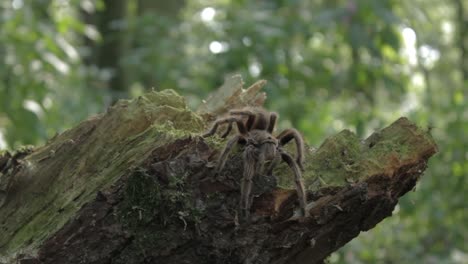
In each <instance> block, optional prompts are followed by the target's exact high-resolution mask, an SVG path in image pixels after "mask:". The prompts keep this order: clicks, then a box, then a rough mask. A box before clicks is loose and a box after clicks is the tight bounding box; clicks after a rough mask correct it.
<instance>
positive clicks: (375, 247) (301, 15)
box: [0, 0, 468, 264]
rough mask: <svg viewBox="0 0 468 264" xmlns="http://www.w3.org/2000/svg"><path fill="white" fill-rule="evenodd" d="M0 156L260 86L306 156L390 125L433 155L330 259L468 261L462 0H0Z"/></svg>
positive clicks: (467, 20) (467, 70)
mask: <svg viewBox="0 0 468 264" xmlns="http://www.w3.org/2000/svg"><path fill="white" fill-rule="evenodd" d="M0 58H1V63H0V149H15V148H18V147H20V146H22V145H26V144H34V145H40V144H43V143H44V142H45V141H46V140H47V138H50V137H52V136H54V134H55V133H60V132H62V131H64V130H65V129H67V128H70V127H72V126H74V125H76V124H77V123H78V122H79V121H80V120H83V119H85V118H87V117H88V116H89V115H91V114H95V113H98V112H103V111H105V110H106V108H107V107H108V106H109V105H111V104H112V103H113V102H115V100H117V99H119V98H133V97H136V96H139V95H141V94H142V93H144V92H145V91H147V90H149V89H152V88H154V89H155V90H161V89H167V88H171V89H175V90H176V91H177V92H178V93H180V94H182V95H184V96H185V97H186V98H187V100H188V103H189V105H190V106H191V107H192V108H194V109H195V108H196V107H197V106H198V105H199V104H200V103H201V100H202V99H203V98H206V96H207V95H208V94H209V93H210V92H211V91H213V90H214V89H216V88H217V87H219V86H220V85H221V84H222V83H223V81H224V78H226V77H229V76H232V75H234V74H241V75H242V76H243V78H244V81H245V83H246V84H247V85H248V84H251V83H253V82H254V81H256V80H258V79H266V80H268V84H267V86H266V88H265V91H266V92H267V94H268V99H267V108H268V109H270V110H274V111H276V112H278V113H279V114H280V115H281V118H280V120H281V122H280V127H290V126H294V127H296V128H298V129H299V130H300V131H301V132H302V133H303V134H304V136H305V138H306V140H307V142H308V144H309V145H311V146H315V147H318V146H319V145H320V144H321V142H322V141H323V140H324V139H325V138H326V137H327V136H330V135H332V134H334V133H336V132H338V131H340V130H342V129H350V130H352V131H354V132H355V133H357V134H358V136H359V137H361V138H365V137H366V136H368V135H370V134H371V133H372V132H373V131H375V130H376V129H379V128H381V127H384V126H386V125H388V124H389V123H391V122H393V121H394V120H396V119H397V118H398V117H399V116H408V117H409V118H410V119H411V120H413V121H414V122H416V123H417V124H418V125H420V126H422V127H424V128H425V129H427V130H429V131H430V132H431V133H432V135H433V136H434V138H435V139H436V141H437V142H438V144H439V151H440V152H439V154H438V155H436V156H435V157H434V158H433V159H431V161H430V164H429V169H428V170H427V172H426V173H425V175H424V177H423V178H422V180H421V181H420V183H419V184H418V186H417V188H416V191H415V192H410V193H409V194H407V195H406V196H405V197H404V198H402V199H401V201H400V203H399V205H398V206H397V207H396V208H395V211H394V212H393V216H392V217H391V218H388V219H386V220H384V221H383V222H382V223H381V224H379V225H378V226H377V227H376V228H374V229H372V230H371V231H369V232H366V233H363V234H361V235H360V236H359V237H358V238H356V239H354V240H353V241H352V242H350V243H349V244H348V245H346V246H345V247H344V248H342V249H340V250H339V251H338V252H336V253H334V254H333V255H332V256H331V257H330V258H329V262H330V263H442V264H443V263H468V242H467V241H468V225H467V223H468V211H467V210H468V208H467V207H468V206H467V200H468V198H467V193H468V181H467V179H468V136H467V135H468V104H467V100H468V1H467V0H449V1H440V0H413V1H403V0H380V1H374V0H326V1H325V0H314V1H310V0H274V1H273V0H258V1H247V0H238V1H235V0H202V1H188V0H187V1H184V0H172V1H151V0H0Z"/></svg>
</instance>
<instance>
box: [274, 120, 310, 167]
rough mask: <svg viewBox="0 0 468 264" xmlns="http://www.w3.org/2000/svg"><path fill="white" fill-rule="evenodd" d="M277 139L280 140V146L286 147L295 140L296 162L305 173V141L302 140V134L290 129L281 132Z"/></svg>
mask: <svg viewBox="0 0 468 264" xmlns="http://www.w3.org/2000/svg"><path fill="white" fill-rule="evenodd" d="M276 138H277V139H278V142H279V145H280V146H284V145H286V144H287V143H288V142H289V141H291V140H292V139H294V141H295V143H296V151H297V157H296V162H297V164H298V165H299V168H300V169H301V170H302V171H304V167H303V166H302V163H303V162H304V140H303V139H302V136H301V134H299V132H298V131H297V130H296V129H292V128H290V129H286V130H284V131H283V132H281V133H280V134H279V135H278V136H277V137H276Z"/></svg>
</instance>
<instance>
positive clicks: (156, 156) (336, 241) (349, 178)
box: [0, 77, 437, 264]
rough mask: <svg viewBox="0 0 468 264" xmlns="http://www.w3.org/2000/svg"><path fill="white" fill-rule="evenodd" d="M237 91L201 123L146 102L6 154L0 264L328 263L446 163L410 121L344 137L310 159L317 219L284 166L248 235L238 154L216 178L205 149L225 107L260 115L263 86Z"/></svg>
mask: <svg viewBox="0 0 468 264" xmlns="http://www.w3.org/2000/svg"><path fill="white" fill-rule="evenodd" d="M235 78H238V77H235ZM239 82H240V79H237V80H235V79H231V84H229V82H227V83H228V85H227V86H228V87H224V88H223V89H221V91H220V92H218V95H217V96H219V97H218V98H217V99H216V101H219V100H224V102H225V103H223V104H218V106H203V107H202V108H201V109H200V110H199V112H198V113H196V112H192V111H191V110H189V109H188V108H187V106H186V105H185V102H184V99H183V98H182V97H180V96H179V95H177V94H176V93H175V92H173V91H171V90H164V91H162V92H150V93H148V94H145V95H144V96H141V97H139V98H137V99H134V100H131V101H128V100H121V101H119V102H118V103H117V104H116V105H114V106H112V107H110V108H109V109H108V111H107V112H106V113H103V114H100V115H97V116H94V117H91V118H89V119H88V120H86V121H84V122H82V123H80V124H79V125H77V126H76V127H74V128H72V129H70V130H68V131H65V132H64V133H62V134H60V135H57V136H56V137H54V138H52V139H51V140H50V141H49V142H48V143H47V144H45V145H44V146H42V147H38V148H35V149H25V150H22V151H18V152H16V154H14V155H12V154H9V153H7V152H4V153H3V154H1V155H0V173H1V174H0V263H23V264H26V263H41V264H46V263H69V264H73V263H96V264H97V263H113V264H117V263H122V264H123V263H126V264H131V263H135V264H136V263H197V264H198V263H233V264H234V263H276V264H279V263H321V262H323V260H324V259H325V258H326V257H327V256H328V255H329V254H331V253H332V252H333V251H335V250H337V249H338V248H340V247H341V246H343V245H344V244H346V243H347V242H349V241H350V240H351V239H353V238H354V237H356V236H358V235H359V233H360V232H361V231H367V230H369V229H371V228H373V227H374V226H375V225H376V224H377V223H379V222H380V221H381V220H382V219H384V218H385V217H388V216H391V214H392V211H393V209H394V207H395V205H396V204H397V202H398V199H399V197H401V196H402V195H404V194H405V193H407V192H408V191H410V190H412V189H413V188H414V186H415V184H416V182H417V180H418V179H419V178H420V176H421V175H422V174H423V172H424V170H425V168H426V166H427V161H428V159H429V158H430V157H431V156H432V155H433V154H434V153H436V151H437V146H436V144H435V142H434V140H433V139H432V138H431V136H430V135H429V134H428V133H426V132H425V131H423V130H421V129H419V128H418V127H417V126H416V125H414V124H413V123H411V122H410V121H409V120H408V119H406V118H400V119H398V120H397V121H396V122H394V123H393V124H391V125H390V126H388V127H386V128H384V129H382V130H380V131H377V132H375V133H374V134H373V135H372V136H370V137H369V138H367V139H365V140H363V141H361V140H360V139H359V138H357V137H356V135H355V134H353V133H352V132H350V131H347V130H345V131H342V132H341V133H338V134H337V135H335V136H331V137H329V138H327V139H326V140H325V141H324V143H323V144H322V145H321V146H320V147H319V148H318V149H317V150H314V151H312V150H310V149H309V150H308V151H307V153H306V163H305V173H304V177H305V179H306V185H307V188H308V194H307V197H308V210H309V212H310V217H308V218H306V219H304V218H300V217H298V216H297V211H298V205H297V197H296V192H295V190H294V189H292V188H287V187H285V186H281V185H280V184H278V182H280V183H283V182H288V181H292V176H291V175H290V172H289V171H288V169H287V168H286V166H285V165H281V166H278V168H277V169H275V171H274V176H266V175H263V176H257V177H255V179H254V184H253V195H254V200H253V205H252V209H251V210H252V223H250V224H243V223H239V221H238V218H237V214H238V205H239V198H240V194H239V184H240V180H241V177H242V169H243V166H242V157H241V150H237V151H235V152H234V153H233V154H232V155H231V157H230V159H229V161H228V163H227V164H226V167H225V169H224V170H223V171H222V172H221V173H220V174H215V173H214V171H213V168H214V167H215V166H214V165H215V164H216V160H217V155H218V154H219V152H220V150H221V149H222V147H223V146H224V144H225V142H224V141H222V140H221V139H220V138H218V137H213V138H208V139H203V138H201V137H200V136H199V135H200V133H201V132H203V131H204V129H205V128H206V127H207V126H208V121H207V120H212V118H213V117H214V116H216V115H219V114H223V112H225V111H226V110H229V107H233V106H235V107H242V106H247V105H250V106H260V105H261V104H263V101H264V99H265V96H264V94H260V93H259V90H260V88H261V86H262V85H263V84H264V82H258V83H256V84H254V85H253V86H252V87H251V88H250V89H243V88H242V83H241V82H240V85H239ZM251 89H253V90H251ZM254 90H255V92H253V91H254ZM223 93H224V95H222V94H223ZM249 93H250V94H249ZM256 94H257V95H256ZM247 95H248V96H247ZM252 95H254V96H252ZM255 95H256V96H255ZM215 97H216V96H215ZM242 98H244V99H242ZM207 104H209V101H208V102H207ZM227 106H229V107H227ZM288 177H289V178H288ZM289 179H291V180H289Z"/></svg>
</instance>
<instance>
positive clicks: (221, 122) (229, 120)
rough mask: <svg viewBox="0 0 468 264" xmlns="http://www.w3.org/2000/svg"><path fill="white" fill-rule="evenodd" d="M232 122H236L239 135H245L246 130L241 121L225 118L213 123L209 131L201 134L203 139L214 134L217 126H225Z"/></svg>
mask: <svg viewBox="0 0 468 264" xmlns="http://www.w3.org/2000/svg"><path fill="white" fill-rule="evenodd" d="M233 122H236V124H237V129H238V130H239V133H241V134H245V133H247V130H246V129H245V125H244V123H242V120H239V119H237V118H235V117H226V118H222V119H218V120H216V121H215V122H214V125H213V127H212V128H211V129H210V131H208V132H206V133H205V134H203V137H209V136H212V135H214V133H216V130H218V126H219V125H222V124H225V123H229V124H231V123H233Z"/></svg>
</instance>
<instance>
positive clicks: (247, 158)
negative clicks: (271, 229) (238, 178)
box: [240, 146, 258, 221]
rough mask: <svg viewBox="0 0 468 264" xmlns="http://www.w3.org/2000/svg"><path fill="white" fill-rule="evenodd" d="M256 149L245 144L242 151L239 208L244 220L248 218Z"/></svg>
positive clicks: (255, 165)
mask: <svg viewBox="0 0 468 264" xmlns="http://www.w3.org/2000/svg"><path fill="white" fill-rule="evenodd" d="M255 156H256V149H255V148H254V147H253V146H247V147H246V149H245V151H244V175H243V177H242V182H241V189H240V191H241V197H240V209H241V213H242V215H243V217H244V218H245V220H247V221H248V220H249V218H250V192H251V190H252V179H253V177H254V175H255V172H256V170H257V166H258V162H257V160H256V157H255Z"/></svg>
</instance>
